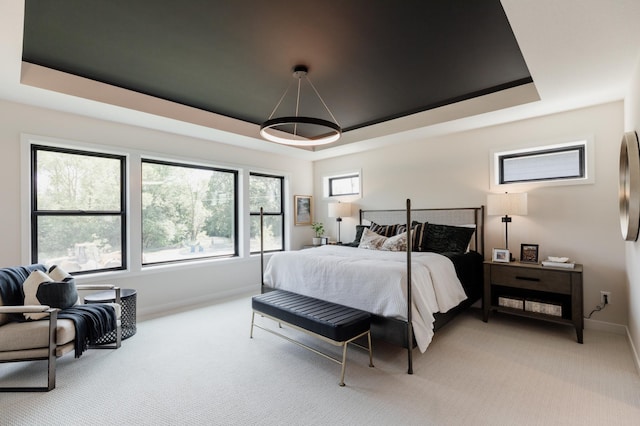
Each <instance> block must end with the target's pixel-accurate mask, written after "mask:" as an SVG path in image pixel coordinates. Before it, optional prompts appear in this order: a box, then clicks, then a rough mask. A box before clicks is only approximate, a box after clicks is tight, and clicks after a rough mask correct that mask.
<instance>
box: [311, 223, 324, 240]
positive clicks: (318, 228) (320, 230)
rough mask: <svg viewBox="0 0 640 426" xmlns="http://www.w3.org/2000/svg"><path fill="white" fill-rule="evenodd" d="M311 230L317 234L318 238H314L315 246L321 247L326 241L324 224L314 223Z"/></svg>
mask: <svg viewBox="0 0 640 426" xmlns="http://www.w3.org/2000/svg"><path fill="white" fill-rule="evenodd" d="M311 229H313V232H315V233H316V236H315V237H314V238H313V245H314V246H319V245H322V243H323V242H324V241H325V239H324V238H323V235H324V224H323V223H322V222H313V223H312V224H311Z"/></svg>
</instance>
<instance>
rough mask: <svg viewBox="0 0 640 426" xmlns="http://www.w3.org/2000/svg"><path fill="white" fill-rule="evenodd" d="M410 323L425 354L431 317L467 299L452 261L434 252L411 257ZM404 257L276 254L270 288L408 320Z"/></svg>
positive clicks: (350, 252)
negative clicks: (411, 301)
mask: <svg viewBox="0 0 640 426" xmlns="http://www.w3.org/2000/svg"><path fill="white" fill-rule="evenodd" d="M411 277H412V287H411V289H412V300H413V306H412V324H413V330H414V335H415V338H416V342H417V343H418V347H419V348H420V351H421V352H424V351H425V350H426V349H427V346H429V343H431V339H432V337H433V321H434V317H433V314H434V313H436V312H447V311H448V310H449V309H451V308H453V307H455V306H457V305H458V304H459V303H460V302H462V301H463V300H465V299H466V298H467V296H466V295H465V292H464V289H463V288H462V285H461V284H460V280H459V279H458V277H457V276H456V272H455V269H454V267H453V263H452V262H451V260H449V259H448V258H447V257H445V256H442V255H439V254H436V253H421V252H420V253H419V252H416V253H412V254H411ZM406 282H407V254H406V253H405V252H388V251H377V250H365V249H357V248H352V247H341V246H333V245H327V246H322V247H318V248H313V249H307V250H300V251H286V252H280V253H274V254H273V255H272V256H271V258H270V259H269V262H268V264H267V267H266V270H265V274H264V283H265V284H266V285H268V286H271V287H274V288H279V289H282V290H289V291H293V292H296V293H299V294H303V295H306V296H310V297H316V298H318V299H323V300H327V301H330V302H335V303H339V304H341V305H346V306H351V307H353V308H357V309H362V310H363V311H367V312H371V313H373V314H377V315H381V316H384V317H392V318H397V319H402V320H406V319H407V308H406V306H407V285H406Z"/></svg>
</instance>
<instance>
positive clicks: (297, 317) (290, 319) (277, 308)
mask: <svg viewBox="0 0 640 426" xmlns="http://www.w3.org/2000/svg"><path fill="white" fill-rule="evenodd" d="M251 306H252V308H253V310H254V311H258V312H262V313H263V314H265V315H269V316H272V317H274V318H277V319H280V320H282V321H284V322H287V323H289V324H292V325H295V326H298V327H300V328H303V329H305V330H308V331H311V332H313V333H316V334H319V335H321V336H324V337H327V338H329V339H331V340H334V341H336V342H344V341H346V340H349V339H352V338H354V337H356V336H358V335H360V334H362V333H364V332H366V331H368V330H369V327H370V325H371V314H369V313H368V312H364V311H361V310H358V309H354V308H350V307H347V306H342V305H338V304H336V303H331V302H326V301H324V300H320V299H315V298H313V297H308V296H303V295H300V294H296V293H291V292H289V291H284V290H274V291H270V292H268V293H264V294H260V295H258V296H254V297H253V299H252V301H251Z"/></svg>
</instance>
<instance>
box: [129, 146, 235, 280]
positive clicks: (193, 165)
mask: <svg viewBox="0 0 640 426" xmlns="http://www.w3.org/2000/svg"><path fill="white" fill-rule="evenodd" d="M139 162H140V241H141V242H142V240H143V236H144V225H143V224H144V215H143V213H144V212H143V208H142V194H143V192H142V187H143V184H144V182H143V178H142V168H143V167H142V166H143V164H144V163H152V164H159V165H164V166H172V167H185V168H191V169H199V170H210V171H215V172H225V173H231V174H233V177H234V182H233V192H234V193H233V195H234V202H233V215H234V227H233V254H221V255H217V256H200V257H193V258H189V259H175V260H167V261H162V262H147V263H145V262H144V261H143V258H144V247H143V246H142V243H141V244H140V266H141V267H142V268H143V269H144V268H151V267H156V266H162V265H172V264H184V263H188V262H197V261H203V260H213V259H224V258H237V257H240V242H239V235H240V231H239V228H240V226H241V224H240V222H239V220H240V217H239V212H240V208H239V203H240V201H239V198H240V191H239V180H240V179H239V171H238V170H236V169H231V168H229V169H225V168H222V167H216V166H211V165H204V164H196V163H191V162H188V161H180V160H165V159H159V158H152V157H147V156H141V157H140V159H139Z"/></svg>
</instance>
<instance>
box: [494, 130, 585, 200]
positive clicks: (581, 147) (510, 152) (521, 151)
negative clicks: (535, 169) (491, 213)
mask: <svg viewBox="0 0 640 426" xmlns="http://www.w3.org/2000/svg"><path fill="white" fill-rule="evenodd" d="M576 150H578V151H579V155H580V157H579V161H580V164H579V167H580V172H581V173H580V174H581V176H564V177H562V176H561V177H550V178H547V177H541V178H535V179H525V180H514V181H506V182H504V171H503V168H502V166H503V162H504V159H511V158H519V157H520V158H522V157H528V156H537V155H540V154H548V153H559V152H572V151H576ZM594 151H595V150H594V140H593V137H592V136H586V137H576V138H573V139H570V140H569V141H566V140H565V141H558V142H557V143H547V144H536V145H532V144H531V145H529V146H525V147H521V148H517V149H513V148H512V149H503V150H492V151H491V154H490V155H491V170H492V174H491V176H492V178H491V180H490V189H491V190H494V191H496V190H497V191H510V190H516V188H520V189H518V190H522V188H523V187H526V188H529V189H532V188H537V187H545V186H560V185H583V184H592V183H594V182H595V172H594V171H595V158H594ZM512 187H513V189H512Z"/></svg>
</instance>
